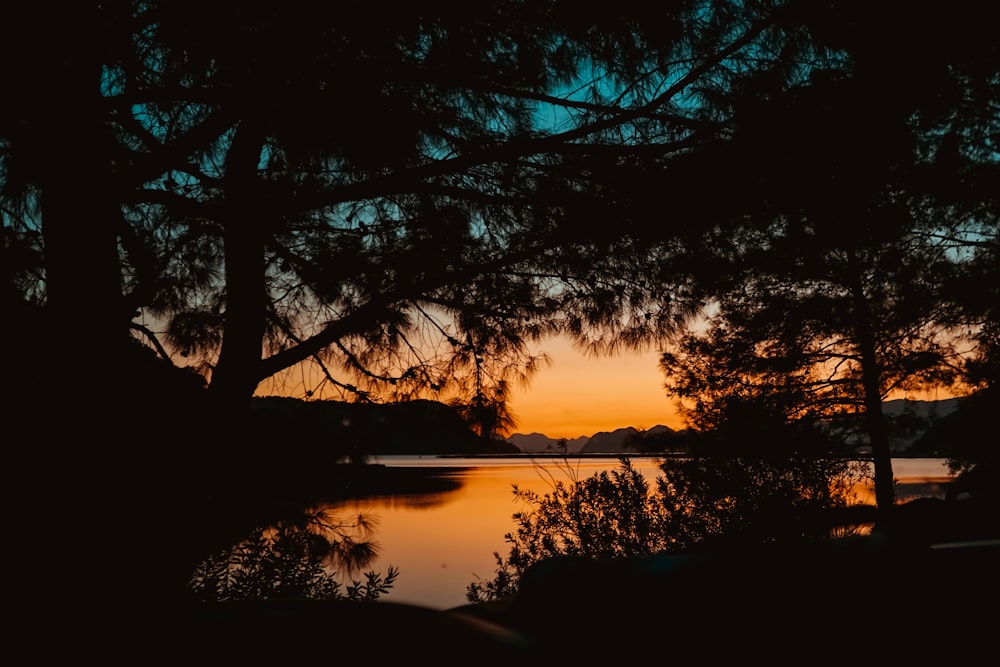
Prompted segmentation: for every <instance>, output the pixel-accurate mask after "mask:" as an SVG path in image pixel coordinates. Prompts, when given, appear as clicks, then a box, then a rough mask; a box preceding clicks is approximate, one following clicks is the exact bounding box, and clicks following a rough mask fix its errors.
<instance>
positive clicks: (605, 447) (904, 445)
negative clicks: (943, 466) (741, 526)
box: [507, 398, 962, 454]
mask: <svg viewBox="0 0 1000 667" xmlns="http://www.w3.org/2000/svg"><path fill="white" fill-rule="evenodd" d="M961 400H962V399H960V398H949V399H943V400H940V401H914V400H910V399H895V400H891V401H886V402H885V403H883V405H882V409H883V412H884V413H885V415H886V416H887V417H889V418H890V420H891V424H892V437H891V446H892V449H893V451H896V452H903V451H905V450H907V449H908V448H909V447H910V446H911V445H913V444H914V443H915V442H917V441H918V440H919V439H920V438H921V436H922V435H923V434H924V433H925V432H926V431H927V430H928V429H929V428H930V427H931V426H932V425H933V424H934V423H935V422H936V421H937V420H938V419H941V418H943V417H947V416H948V415H950V414H952V413H953V412H955V410H956V409H957V408H958V406H959V404H960V402H961ZM674 433H676V431H674V430H673V429H671V428H670V427H668V426H663V425H657V426H654V427H652V428H650V429H649V430H648V431H639V430H638V429H636V428H635V427H633V426H625V427H622V428H619V429H615V430H614V431H602V432H600V433H595V434H593V435H591V436H589V437H588V436H580V437H578V438H574V439H572V440H567V442H566V445H567V446H566V451H567V453H570V454H577V453H580V454H621V453H626V452H629V451H633V450H629V449H628V448H627V447H626V444H625V443H626V441H627V439H629V438H634V437H638V436H646V437H649V436H656V437H668V436H669V435H671V434H674ZM507 441H508V442H510V443H511V444H513V445H514V446H516V447H517V448H518V449H519V450H520V451H522V452H526V453H542V452H557V451H559V441H558V439H556V438H550V437H548V436H546V435H544V434H542V433H530V434H527V435H525V434H522V433H515V434H513V435H511V436H508V437H507Z"/></svg>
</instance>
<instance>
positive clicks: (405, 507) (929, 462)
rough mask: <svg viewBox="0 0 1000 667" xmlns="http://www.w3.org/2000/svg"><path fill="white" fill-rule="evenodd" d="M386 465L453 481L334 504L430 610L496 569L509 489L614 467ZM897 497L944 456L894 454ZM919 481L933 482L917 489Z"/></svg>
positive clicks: (508, 524)
mask: <svg viewBox="0 0 1000 667" xmlns="http://www.w3.org/2000/svg"><path fill="white" fill-rule="evenodd" d="M631 461H632V463H633V466H634V467H635V468H636V469H638V470H640V471H641V472H642V473H643V474H644V475H646V476H647V477H648V478H649V479H654V478H656V477H657V476H660V475H661V474H662V471H661V469H660V465H661V463H662V459H660V458H659V457H631ZM378 462H379V463H382V464H384V465H385V466H387V467H389V468H423V469H428V468H429V469H432V470H434V471H435V474H436V475H439V476H440V477H439V479H447V480H449V482H450V483H451V484H452V485H453V486H452V488H451V489H450V490H448V491H443V492H439V493H433V494H429V495H428V496H427V497H426V498H424V499H423V500H421V499H420V497H419V496H418V495H414V494H411V493H403V494H387V495H377V496H372V497H368V498H353V499H350V500H346V501H343V502H338V503H336V504H335V506H336V507H338V508H340V509H342V510H345V511H352V512H364V513H373V514H375V515H377V516H378V518H379V521H380V527H379V532H378V535H377V542H378V545H379V551H380V556H379V558H378V559H377V560H376V562H375V563H374V564H373V567H375V568H376V569H379V570H385V569H386V568H387V567H388V566H390V565H392V566H397V567H399V570H400V576H399V579H398V580H397V581H396V583H395V585H394V587H393V589H392V591H390V592H389V594H388V595H387V597H386V600H389V601H393V602H405V603H414V604H420V605H424V606H429V607H432V608H437V609H449V608H453V607H457V606H461V605H464V604H465V603H466V602H467V600H466V589H467V586H468V585H469V583H470V582H472V581H474V580H476V579H477V578H489V577H490V576H492V575H493V573H494V570H495V568H496V562H495V558H494V556H493V554H494V552H498V553H500V554H501V555H505V554H506V552H507V548H508V545H507V542H506V541H505V539H504V536H505V535H506V534H508V533H510V532H512V531H513V530H515V528H516V525H515V522H514V521H513V519H512V516H513V514H514V513H515V512H518V511H520V510H522V509H524V506H523V504H521V503H519V502H518V501H517V500H516V498H515V497H514V494H513V492H512V487H513V485H515V484H516V485H517V486H518V487H519V488H521V489H527V490H533V491H536V492H538V493H543V494H544V493H546V492H548V491H549V490H550V489H551V488H552V484H553V483H554V482H555V481H557V480H561V481H564V482H571V481H573V480H575V479H585V478H587V477H590V476H591V475H594V474H597V473H599V472H602V471H605V470H610V469H612V468H614V467H615V466H616V465H617V463H618V460H617V458H613V457H605V458H577V457H571V458H568V459H560V458H547V457H538V458H516V459H515V458H507V457H496V458H482V459H478V458H477V459H447V458H441V459H438V458H430V457H389V456H386V457H381V458H380V459H379V460H378ZM893 465H894V470H895V471H896V477H897V480H898V481H899V485H898V487H897V488H898V490H899V492H900V497H901V499H905V498H908V497H912V492H916V493H920V494H923V493H925V492H935V490H937V491H940V492H941V493H942V495H943V489H944V484H945V483H946V482H947V480H948V479H949V475H948V470H947V467H946V465H945V461H944V460H943V459H899V460H896V461H894V462H893ZM914 483H922V484H928V485H933V486H927V487H924V488H918V487H913V486H911V485H912V484H914ZM870 489H871V486H870V482H869V481H865V482H861V483H859V484H858V486H857V487H856V488H855V491H856V500H857V502H859V503H860V502H869V500H867V499H868V495H867V494H869V493H870Z"/></svg>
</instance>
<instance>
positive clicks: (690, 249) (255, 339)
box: [0, 0, 1000, 509]
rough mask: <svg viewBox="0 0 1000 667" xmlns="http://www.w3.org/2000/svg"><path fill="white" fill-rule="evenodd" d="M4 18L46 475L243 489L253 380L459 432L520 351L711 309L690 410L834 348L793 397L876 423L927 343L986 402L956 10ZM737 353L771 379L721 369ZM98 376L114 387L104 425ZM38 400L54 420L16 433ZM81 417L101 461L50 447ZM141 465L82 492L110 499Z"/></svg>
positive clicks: (982, 25)
mask: <svg viewBox="0 0 1000 667" xmlns="http://www.w3.org/2000/svg"><path fill="white" fill-rule="evenodd" d="M514 16H516V17H517V20H510V19H511V17H514ZM8 18H9V19H10V20H6V21H4V22H3V27H2V28H0V30H2V31H3V33H2V34H0V38H2V39H0V43H2V44H3V46H2V47H0V48H2V51H0V62H2V63H3V65H2V67H3V82H4V86H5V89H6V90H7V92H8V95H7V96H6V99H5V103H4V104H3V105H2V107H0V203H2V220H3V228H2V229H3V245H2V259H3V262H2V271H3V281H4V287H3V297H2V298H3V304H2V306H3V309H4V312H5V322H7V323H9V324H5V326H4V327H3V329H4V331H3V338H2V340H0V342H2V344H3V347H4V350H5V351H6V352H7V354H8V356H9V357H10V361H11V363H10V376H11V378H14V379H15V381H17V382H18V383H19V385H18V387H19V390H18V391H16V392H15V396H14V398H13V403H12V412H13V413H15V414H17V416H18V417H19V418H20V419H22V420H24V422H25V423H31V421H32V420H34V425H35V426H36V427H37V432H38V433H39V436H40V437H41V439H42V441H43V442H55V443H58V447H59V448H60V449H58V450H57V451H60V452H62V453H63V454H65V458H64V460H61V461H60V463H62V464H64V465H63V466H62V473H63V474H64V476H65V479H63V478H60V479H62V481H63V482H65V483H67V484H71V485H74V486H70V487H69V488H78V486H75V485H79V484H80V483H81V482H79V481H78V480H76V479H75V477H78V476H79V471H80V470H81V469H87V470H99V471H100V475H101V476H100V479H102V480H107V479H109V477H111V476H112V475H111V474H110V473H109V472H107V471H109V470H113V469H115V468H114V465H115V464H116V462H117V460H118V458H119V456H120V451H119V449H118V447H119V446H122V445H124V446H125V447H126V448H131V447H135V445H134V444H133V443H132V442H130V439H131V438H133V437H135V434H137V433H139V434H146V435H148V437H149V438H151V439H154V440H155V441H156V442H157V443H158V445H159V446H160V447H161V448H162V449H160V450H158V452H159V453H161V454H164V453H165V452H169V454H165V456H167V457H168V458H172V459H173V461H174V464H175V467H174V468H171V470H172V471H173V472H176V473H177V474H178V475H179V478H180V479H184V480H188V481H190V480H191V479H197V480H201V481H204V480H206V479H207V480H209V482H208V484H209V485H217V484H218V479H217V478H218V476H220V475H225V476H226V477H227V478H229V479H231V480H235V481H234V484H237V485H238V486H239V488H240V489H241V490H242V491H243V492H249V490H250V489H259V488H260V487H266V486H267V485H266V484H261V483H260V479H261V477H265V476H266V474H267V473H271V474H272V475H273V474H274V471H273V470H271V469H269V468H268V467H267V466H266V465H263V466H262V465H259V463H260V462H261V461H265V462H266V461H267V460H268V453H267V452H268V450H269V448H273V447H274V446H275V443H274V442H265V441H264V440H265V438H266V437H268V436H271V435H273V434H267V435H264V434H263V433H260V432H253V430H252V426H250V427H248V429H249V430H250V432H251V434H252V437H247V438H244V437H243V436H246V435H247V434H245V433H239V432H237V431H236V430H234V429H235V428H236V427H237V426H238V425H241V424H243V425H246V424H247V422H245V420H244V417H245V412H244V411H245V410H247V409H248V406H249V399H250V398H251V396H252V395H253V394H254V392H255V391H258V390H259V389H260V388H261V387H262V383H264V382H265V381H267V382H273V383H275V385H274V386H276V387H277V388H278V389H279V390H283V391H287V392H289V393H296V394H301V395H303V396H309V397H317V398H332V397H339V398H346V399H349V400H360V401H390V400H396V399H400V398H413V397H440V398H446V399H448V400H452V401H455V402H456V403H458V404H459V405H464V406H466V407H465V409H464V412H465V414H467V415H469V416H470V417H471V418H473V419H474V420H475V421H477V422H479V427H480V432H481V433H484V434H491V433H493V432H494V431H495V429H496V428H497V426H498V425H503V424H509V423H510V419H509V418H510V415H509V414H508V413H507V412H506V411H505V401H506V398H507V397H508V396H509V394H510V387H511V384H512V383H515V382H519V381H521V380H523V379H526V378H530V376H531V374H532V373H533V372H535V371H536V370H537V369H538V368H539V367H540V365H541V364H542V363H543V362H544V358H540V357H538V356H536V355H535V354H534V347H533V346H532V344H533V343H537V342H539V341H542V340H544V339H545V337H547V336H550V335H553V334H556V333H562V334H565V335H568V336H570V337H571V338H572V339H573V340H574V341H575V342H577V343H578V344H579V345H580V346H581V347H583V348H586V349H589V350H591V351H593V352H595V353H605V352H611V351H615V350H618V349H622V348H625V347H629V346H637V345H644V344H649V343H657V342H660V343H662V342H665V341H667V340H668V339H669V338H670V336H674V335H682V334H683V332H685V331H687V327H688V325H690V324H691V323H692V322H694V323H697V322H699V321H700V320H699V318H698V316H704V315H705V314H710V313H712V312H715V311H714V310H712V309H716V310H717V311H718V312H719V313H721V315H720V317H721V318H723V319H717V320H713V321H712V323H711V324H710V328H709V329H708V334H709V338H708V339H707V341H708V342H709V343H711V344H712V346H713V347H712V348H711V349H708V348H706V350H707V352H706V353H708V354H710V355H720V356H719V358H720V360H722V361H726V363H727V364H729V366H730V369H731V370H732V373H730V375H729V376H726V377H722V376H715V375H713V376H712V377H713V378H714V379H716V380H718V383H713V385H712V386H711V387H710V388H709V389H710V391H712V392H716V391H719V390H720V388H725V389H726V392H727V393H736V392H737V389H738V387H739V386H740V384H741V383H743V382H744V381H745V380H746V379H747V378H750V379H752V380H753V383H752V384H754V385H755V388H760V385H761V383H762V382H764V381H765V380H766V381H767V382H771V381H772V380H773V379H774V378H775V377H777V376H776V375H775V373H779V372H780V373H781V374H782V378H783V379H782V382H781V383H779V386H780V387H781V388H782V390H783V391H784V390H785V389H788V390H789V391H791V390H792V389H794V392H795V393H796V396H795V400H796V401H800V402H801V401H803V400H806V398H808V399H809V400H812V399H813V398H815V397H816V396H817V393H816V387H818V386H820V385H818V384H815V383H814V380H815V379H816V376H817V374H820V373H821V372H827V371H829V365H830V364H834V365H835V364H836V363H837V362H836V360H837V359H844V360H847V359H852V360H854V361H851V362H849V363H847V362H845V363H847V365H846V366H841V368H842V369H848V370H849V371H850V372H849V373H846V374H843V375H838V374H836V373H834V374H833V375H829V374H828V375H826V376H824V379H831V378H832V379H833V380H837V381H839V379H841V378H843V379H845V380H846V381H849V382H850V383H855V384H857V383H860V385H861V386H862V387H863V391H862V392H861V393H857V392H855V393H852V394H850V397H851V400H856V399H857V398H858V397H860V396H863V400H864V401H865V410H866V413H867V414H869V415H874V414H875V412H876V408H877V402H878V401H879V400H880V399H881V397H882V396H883V394H884V392H885V391H886V390H887V389H889V388H891V387H893V386H895V383H896V382H897V380H901V379H904V378H905V379H907V380H908V381H909V380H912V379H914V378H920V377H927V378H933V379H940V378H942V377H945V376H944V375H942V374H941V373H937V371H939V370H941V369H942V368H944V367H943V366H942V365H941V364H940V363H939V362H941V361H946V360H948V359H951V358H953V357H951V356H949V355H950V354H951V352H950V349H948V348H947V346H950V345H953V344H956V343H958V342H960V341H961V342H962V343H964V344H967V345H968V346H969V347H968V349H966V350H964V351H963V355H964V356H962V363H963V364H964V365H959V366H955V365H954V364H953V367H952V369H951V371H949V372H955V373H959V374H962V373H964V374H965V375H964V377H965V378H966V379H967V381H969V382H975V383H978V386H987V385H990V384H991V383H995V377H996V374H995V370H996V358H997V357H996V321H997V317H996V303H997V293H996V289H997V288H996V285H997V281H996V280H995V277H996V251H997V250H996V249H997V244H998V236H997V210H998V207H997V201H996V197H997V192H998V190H997V188H996V183H997V182H998V181H997V168H998V155H1000V151H998V146H997V137H998V134H997V132H998V130H997V128H998V117H997V97H998V95H997V94H998V86H1000V75H998V69H997V67H998V61H1000V58H998V54H997V48H998V47H997V44H996V40H995V39H993V37H992V33H991V32H990V30H989V26H991V21H990V20H989V16H988V13H987V10H986V9H984V8H983V7H982V6H981V4H979V3H974V2H961V1H960V2H958V3H957V4H954V3H953V4H952V5H950V6H949V8H948V11H947V12H940V11H937V8H933V7H924V6H921V7H915V6H911V5H909V4H906V5H904V4H902V3H897V2H890V3H880V4H879V6H878V7H877V8H873V7H870V6H868V4H867V3H861V2H857V1H856V0H849V1H838V2H831V3H823V4H822V5H817V4H816V3H813V2H808V1H806V0H784V1H782V0H766V1H764V2H742V1H735V0H734V1H722V2H714V1H704V0H690V1H688V0H680V1H678V2H672V3H668V4H650V3H645V2H624V3H617V4H616V5H615V7H614V11H613V12H611V11H609V10H608V9H607V8H599V7H596V6H595V7H591V8H588V9H584V8H581V7H580V6H579V4H578V3H571V2H566V1H565V0H549V1H546V2H525V1H523V0H506V1H502V2H489V3H473V4H468V5H463V6H455V5H454V4H453V3H420V4H419V5H414V6H405V7H394V8H393V9H392V11H391V12H388V11H386V9H385V7H383V6H381V5H378V4H369V5H359V6H357V7H354V8H353V11H352V12H351V13H350V14H347V13H343V12H338V13H336V14H333V13H331V11H330V10H329V8H327V7H325V6H323V5H314V4H310V3H297V2H292V3H280V4H277V5H254V6H250V5H247V4H245V3H235V2H218V3H211V4H210V5H206V4H205V3H194V2H190V1H188V0H181V1H173V2H156V1H155V0H144V1H130V0H115V1H112V2H101V3H74V4H73V5H72V6H70V7H58V8H55V9H54V8H53V7H51V6H49V5H48V4H45V3H42V4H37V3H36V4H35V5H31V6H30V7H27V8H24V9H23V11H21V10H19V14H18V17H17V18H16V19H14V18H13V17H8ZM15 37H16V39H15ZM946 241H947V242H948V243H950V244H951V246H950V247H948V248H945V247H944V245H943V244H944V243H945V242H946ZM987 279H991V280H992V282H989V283H986V280H987ZM706 309H708V310H706ZM7 314H9V315H10V317H6V315H7ZM720 323H721V324H720ZM721 325H725V328H722V326H721ZM932 333H933V334H934V335H933V336H929V334H932ZM939 333H940V334H941V335H938V334H939ZM959 333H961V337H958V335H959ZM737 334H739V336H737ZM942 336H943V337H942ZM699 340H700V341H701V342H704V341H705V340H706V339H699ZM693 341H695V339H693V338H691V339H687V342H692V344H693ZM831 341H833V342H836V343H838V344H839V346H837V347H836V348H835V349H832V350H830V349H827V348H822V346H823V345H825V344H827V343H828V342H831ZM901 341H902V342H903V343H905V345H902V344H900V342H901ZM762 345H763V346H765V347H768V346H769V347H770V349H771V350H772V351H774V352H775V353H774V354H771V355H769V356H768V355H764V356H766V357H767V360H768V361H769V362H775V363H777V362H780V363H778V364H777V365H775V363H771V364H770V365H768V366H766V367H765V366H760V365H757V366H754V365H753V364H750V367H744V366H740V365H738V364H742V363H743V362H744V361H746V360H752V361H753V362H754V363H756V362H758V361H760V360H761V359H762V358H764V357H762V356H761V355H757V354H754V355H751V356H747V354H745V353H746V352H747V351H749V350H750V349H751V348H753V349H754V351H755V352H759V351H760V346H762ZM730 351H731V352H733V353H734V355H735V356H733V357H732V359H727V357H726V353H727V352H730ZM820 355H825V356H824V357H823V358H824V359H825V360H826V361H825V363H826V364H827V365H826V366H823V364H822V363H820V362H818V361H817V360H818V359H820ZM834 355H838V356H834ZM154 357H159V358H160V359H161V360H162V359H167V360H169V361H170V364H169V365H166V366H165V365H164V364H158V363H155V359H154ZM858 358H860V359H862V360H863V363H861V362H857V363H856V360H857V359H858ZM710 360H711V359H710ZM858 364H860V365H858ZM173 365H177V366H180V367H181V368H180V369H177V368H173ZM709 365H712V364H709ZM671 369H672V370H677V371H678V372H677V374H676V375H674V374H672V375H671V377H670V378H669V382H672V383H675V384H673V385H672V386H674V387H677V386H679V385H678V384H677V383H680V382H684V381H686V379H685V378H686V377H687V376H685V375H684V373H685V372H686V370H685V369H681V368H676V369H674V368H671ZM932 370H933V371H935V374H931V371H932ZM912 371H917V374H916V375H914V374H913V372H912ZM921 374H923V375H921ZM689 377H690V378H693V379H694V380H696V381H698V382H700V381H702V380H704V377H703V376H702V374H701V371H700V370H698V371H697V373H693V374H692V375H690V376H689ZM94 383H97V384H99V385H100V386H106V387H114V388H116V389H124V388H127V389H125V390H124V391H120V392H119V393H118V394H116V395H115V398H114V400H115V404H116V405H115V408H114V409H111V408H109V406H108V405H107V401H106V399H107V396H108V394H105V393H103V392H100V391H93V390H92V387H91V385H92V384H94ZM835 384H837V382H833V383H830V382H828V383H827V384H826V385H825V386H826V387H827V388H829V389H830V391H834V390H833V389H832V388H833V387H834V385H835ZM202 385H204V386H206V387H207V391H202V390H201V387H202ZM840 386H846V385H843V384H841V385H840ZM899 386H903V385H899ZM697 390H698V386H697V382H694V383H693V384H690V385H688V388H686V389H684V391H692V392H696V391H697ZM730 390H731V391H730ZM837 391H840V390H839V389H838V390H837ZM202 394H204V395H206V396H208V397H210V398H211V399H212V402H211V406H210V409H209V410H207V411H204V412H201V411H198V410H200V409H201V407H200V406H201V404H202V401H201V400H200V399H201V398H202ZM834 394H836V392H834ZM832 395H833V394H829V393H827V394H824V395H823V397H822V398H823V400H826V399H827V398H829V397H831V396H832ZM845 395H846V394H845ZM180 396H184V397H185V398H183V399H180V398H178V397H180ZM188 396H197V397H198V398H197V400H195V399H191V402H190V403H189V402H188V401H189V399H188V398H187V397H188ZM52 397H58V398H60V399H62V400H64V401H65V402H68V403H69V404H70V408H71V410H72V416H71V418H68V419H64V420H51V419H45V418H44V417H43V416H42V415H44V414H45V410H46V408H47V401H49V400H52ZM836 397H837V398H838V400H839V399H840V398H841V397H842V395H841V394H836ZM709 398H711V397H709ZM785 400H786V398H782V401H785ZM195 404H197V405H198V406H199V407H198V408H194V407H192V406H194V405H195ZM178 414H181V415H185V417H186V418H187V421H184V422H183V423H180V420H178V419H176V415H178ZM193 415H200V418H196V417H194V416H193ZM199 419H200V420H201V421H200V420H199ZM206 423H214V424H216V426H213V427H212V428H217V429H218V430H211V431H210V432H208V433H207V437H206V438H205V440H207V441H211V442H212V444H213V445H215V446H216V448H217V450H218V451H216V453H215V454H213V455H211V456H209V455H208V454H206V449H205V448H204V447H202V446H201V445H202V444H204V442H203V440H202V438H201V437H192V434H193V433H198V432H199V431H202V433H201V434H200V435H205V429H206V428H207V427H206V426H205V424H206ZM879 428H880V426H879V424H878V423H877V422H874V421H873V423H872V425H871V430H872V432H873V433H875V434H876V435H877V434H878V430H879ZM226 429H229V431H228V432H227V430H226ZM80 431H84V432H97V433H101V434H102V435H103V436H104V437H106V438H107V439H108V440H107V442H108V443H109V444H108V445H107V446H98V447H91V448H81V447H73V446H68V445H66V444H65V443H66V442H67V439H68V438H70V437H72V436H73V435H75V434H76V433H78V432H80ZM147 446H148V445H147ZM882 454H883V455H884V454H885V452H882ZM248 458H249V459H254V460H256V461H257V463H258V465H257V466H256V467H255V466H246V467H242V466H243V461H244V459H248ZM178 462H179V463H178ZM261 470H263V471H265V472H264V473H261ZM882 472H883V473H884V472H885V471H884V470H883V471H882ZM889 472H890V474H889V475H888V477H887V478H886V476H885V474H883V475H882V477H883V478H884V481H883V483H884V484H891V471H889ZM140 477H141V476H137V479H136V480H135V481H129V482H126V481H123V480H122V479H115V480H114V482H113V483H110V484H107V485H103V484H99V485H98V488H107V490H108V492H109V496H110V497H109V498H108V499H107V501H108V504H109V506H113V505H114V503H115V499H116V498H117V497H118V495H119V494H120V493H121V490H122V486H123V485H126V486H128V488H132V486H131V485H135V486H141V484H142V481H141V480H140V479H139V478H140ZM128 479H129V480H131V478H128ZM194 486H195V487H198V485H197V484H196V485H194ZM198 488H200V487H198ZM216 490H217V489H216ZM218 495H219V494H213V496H218ZM222 495H225V494H222ZM100 508H101V509H104V508H105V507H104V505H101V506H100Z"/></svg>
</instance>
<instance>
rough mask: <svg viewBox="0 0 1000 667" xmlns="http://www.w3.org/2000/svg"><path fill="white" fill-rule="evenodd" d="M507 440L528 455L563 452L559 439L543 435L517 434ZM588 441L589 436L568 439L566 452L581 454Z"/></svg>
mask: <svg viewBox="0 0 1000 667" xmlns="http://www.w3.org/2000/svg"><path fill="white" fill-rule="evenodd" d="M506 440H507V442H509V443H511V444H512V445H514V446H515V447H517V448H518V449H519V450H520V451H522V452H524V453H526V454H549V453H558V452H559V451H560V450H561V447H560V444H559V440H558V439H556V438H550V437H548V436H547V435H543V434H541V433H527V434H525V433H515V434H514V435H510V436H507V438H506ZM588 440H590V438H589V437H587V436H580V437H579V438H573V439H567V440H566V452H567V453H568V454H579V453H580V450H581V449H583V446H584V445H585V444H587V441H588Z"/></svg>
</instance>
